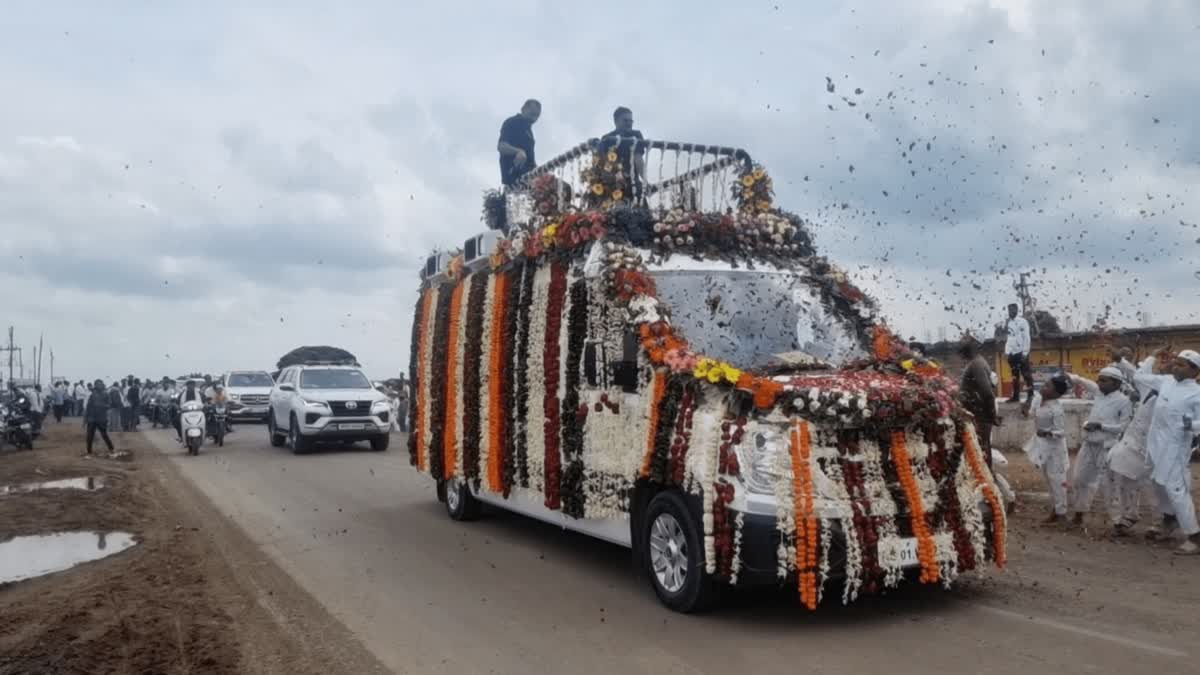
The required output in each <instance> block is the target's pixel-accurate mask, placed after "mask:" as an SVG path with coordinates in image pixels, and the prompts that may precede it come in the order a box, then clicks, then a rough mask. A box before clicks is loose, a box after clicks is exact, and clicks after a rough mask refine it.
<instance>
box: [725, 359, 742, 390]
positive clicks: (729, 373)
mask: <svg viewBox="0 0 1200 675" xmlns="http://www.w3.org/2000/svg"><path fill="white" fill-rule="evenodd" d="M721 376H722V377H724V378H725V381H726V382H728V383H729V384H733V385H736V384H737V382H738V379H739V378H741V376H742V371H740V370H738V369H737V368H734V367H733V366H731V365H729V364H728V363H722V364H721Z"/></svg>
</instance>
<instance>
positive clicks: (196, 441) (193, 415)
mask: <svg viewBox="0 0 1200 675" xmlns="http://www.w3.org/2000/svg"><path fill="white" fill-rule="evenodd" d="M179 429H180V431H181V432H182V434H183V443H184V445H186V446H187V451H188V454H189V455H198V454H200V446H201V445H203V444H204V431H205V426H204V405H203V404H202V403H200V402H199V401H188V402H187V403H184V404H183V407H182V408H180V410H179Z"/></svg>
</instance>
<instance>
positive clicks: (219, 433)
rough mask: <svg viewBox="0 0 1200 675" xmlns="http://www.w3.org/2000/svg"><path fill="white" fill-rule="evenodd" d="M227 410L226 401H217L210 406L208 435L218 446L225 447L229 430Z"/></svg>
mask: <svg viewBox="0 0 1200 675" xmlns="http://www.w3.org/2000/svg"><path fill="white" fill-rule="evenodd" d="M225 418H226V412H225V404H224V403H216V404H213V405H210V406H208V415H207V417H206V419H207V421H208V437H209V438H211V439H212V440H213V443H216V444H217V446H218V447H222V448H223V447H225V434H226V432H227V431H228V426H227V425H226V422H225Z"/></svg>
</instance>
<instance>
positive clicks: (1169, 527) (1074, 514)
mask: <svg viewBox="0 0 1200 675" xmlns="http://www.w3.org/2000/svg"><path fill="white" fill-rule="evenodd" d="M1006 333H1007V340H1006V344H1005V355H1006V358H1007V361H1008V363H1009V366H1010V368H1011V370H1012V373H1013V381H1012V392H1013V393H1012V396H1011V398H1009V401H1011V402H1019V401H1020V393H1021V391H1022V386H1021V385H1022V384H1024V385H1025V387H1026V388H1025V391H1027V392H1028V396H1027V398H1026V400H1025V402H1024V404H1022V406H1021V414H1022V415H1023V416H1026V417H1030V416H1032V418H1033V420H1034V425H1033V426H1034V435H1033V436H1032V437H1031V438H1030V439H1029V441H1028V442H1027V443H1026V444H1025V447H1024V449H1025V452H1026V453H1027V454H1028V456H1029V458H1030V461H1031V462H1032V463H1033V465H1034V466H1035V467H1037V468H1038V469H1039V470H1040V471H1041V473H1042V475H1043V477H1044V479H1045V481H1046V487H1047V489H1048V491H1049V494H1050V501H1051V508H1050V513H1049V514H1048V515H1047V516H1046V520H1045V521H1044V522H1045V523H1046V524H1052V523H1058V522H1060V521H1067V520H1068V519H1069V521H1070V523H1071V524H1073V525H1076V526H1081V525H1082V524H1083V521H1084V516H1085V515H1086V514H1087V513H1089V512H1090V511H1091V510H1092V507H1093V504H1094V503H1095V500H1096V496H1097V494H1099V495H1101V496H1102V500H1103V503H1104V505H1105V506H1106V507H1107V508H1106V510H1107V516H1108V518H1109V520H1110V521H1111V523H1112V528H1113V533H1114V534H1115V535H1117V536H1128V535H1129V534H1131V532H1132V531H1133V528H1134V526H1135V525H1136V523H1137V521H1138V519H1139V514H1140V510H1141V499H1142V496H1143V494H1144V493H1147V492H1148V493H1150V494H1152V495H1153V497H1154V500H1153V502H1154V503H1153V509H1154V512H1155V513H1156V515H1157V517H1158V519H1157V522H1155V523H1154V524H1153V525H1152V526H1151V527H1150V528H1149V529H1148V530H1147V532H1146V536H1147V538H1148V539H1151V540H1158V539H1165V538H1170V537H1172V536H1176V537H1179V538H1180V539H1181V543H1180V545H1179V547H1178V548H1177V549H1176V552H1177V553H1180V554H1183V555H1196V554H1200V523H1198V522H1197V517H1196V507H1195V501H1194V500H1193V498H1192V477H1191V467H1190V460H1191V457H1192V455H1193V452H1194V450H1195V447H1196V444H1197V442H1198V441H1200V426H1197V425H1195V420H1196V419H1197V418H1200V383H1198V382H1197V378H1200V353H1198V352H1196V351H1193V350H1190V349H1185V350H1181V351H1179V352H1177V353H1176V352H1174V351H1173V350H1171V349H1170V348H1163V349H1161V350H1159V351H1158V352H1157V353H1155V354H1154V355H1153V356H1150V357H1149V358H1146V359H1144V360H1143V361H1142V362H1141V363H1140V364H1139V365H1137V366H1134V364H1133V363H1132V361H1133V358H1134V353H1133V351H1132V350H1131V349H1129V348H1128V347H1115V348H1113V349H1112V350H1111V352H1110V358H1111V363H1109V364H1108V365H1107V366H1105V367H1104V368H1103V369H1101V370H1100V373H1099V376H1098V377H1097V378H1096V380H1095V381H1093V380H1090V379H1087V378H1084V377H1080V376H1078V375H1074V374H1070V373H1066V372H1058V373H1055V374H1053V375H1051V376H1050V377H1049V378H1047V379H1046V381H1045V382H1043V383H1042V386H1041V387H1040V388H1038V389H1036V390H1035V388H1034V383H1033V376H1032V373H1031V366H1030V359H1029V355H1030V349H1031V336H1030V330H1029V324H1028V322H1027V321H1026V320H1025V319H1024V318H1023V317H1021V316H1019V315H1018V311H1017V306H1016V305H1010V306H1009V319H1008V322H1007V324H1006ZM961 355H962V356H963V357H964V358H965V359H966V360H967V366H966V368H965V370H964V371H963V375H962V381H961V387H960V391H961V394H962V400H963V404H964V407H966V408H967V410H968V411H970V412H971V413H972V415H973V416H974V417H975V420H976V430H977V433H978V436H979V440H980V445H981V447H982V448H983V449H984V454H985V456H986V457H988V458H989V459H990V458H991V456H992V451H991V436H992V431H993V429H994V427H995V426H996V425H999V424H1001V423H1002V418H1001V417H1000V415H999V414H998V408H997V405H996V396H995V384H996V382H995V377H994V375H993V374H992V373H991V369H990V367H989V366H988V363H987V359H985V358H984V357H983V356H982V355H981V354H980V353H979V343H978V342H977V341H975V340H974V339H972V338H969V337H967V338H964V339H963V343H962V345H961ZM1073 389H1079V390H1082V391H1083V392H1084V393H1085V395H1086V396H1087V397H1088V398H1090V399H1092V405H1091V408H1090V410H1089V412H1088V417H1087V420H1086V421H1085V422H1084V424H1083V429H1082V431H1083V439H1082V444H1081V445H1080V448H1079V451H1078V453H1077V454H1076V456H1075V462H1074V465H1072V464H1071V460H1070V455H1069V453H1068V449H1067V431H1066V425H1065V424H1066V414H1065V411H1064V408H1063V405H1062V398H1063V397H1064V396H1065V395H1066V394H1067V393H1068V392H1070V391H1071V390H1073ZM1001 488H1002V489H1004V490H1005V492H1006V498H1008V499H1009V500H1010V503H1011V500H1014V499H1015V496H1014V495H1013V494H1012V492H1011V490H1008V489H1006V486H1005V485H1001Z"/></svg>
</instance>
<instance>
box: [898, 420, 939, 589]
mask: <svg viewBox="0 0 1200 675" xmlns="http://www.w3.org/2000/svg"><path fill="white" fill-rule="evenodd" d="M892 464H894V465H895V467H896V475H897V476H898V477H899V478H900V486H901V487H903V488H904V495H905V497H907V498H908V505H909V508H911V509H912V527H913V533H914V534H916V535H917V557H918V558H920V559H921V583H923V584H934V583H937V581H938V578H939V577H940V576H941V572H940V570H939V568H938V564H937V545H936V544H934V541H933V532H931V531H930V530H929V523H928V522H927V521H926V520H925V505H924V503H922V501H921V489H920V487H919V486H918V485H917V479H916V477H915V476H913V470H912V458H911V457H909V454H908V443H907V441H906V440H905V438H904V430H903V429H897V430H895V431H893V432H892Z"/></svg>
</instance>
